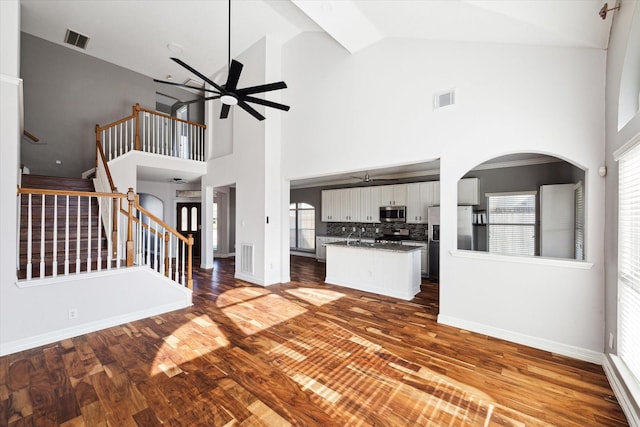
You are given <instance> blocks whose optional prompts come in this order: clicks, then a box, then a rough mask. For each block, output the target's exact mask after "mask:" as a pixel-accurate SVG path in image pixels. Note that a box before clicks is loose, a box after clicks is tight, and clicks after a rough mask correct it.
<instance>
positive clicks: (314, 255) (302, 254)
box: [289, 250, 316, 258]
mask: <svg viewBox="0 0 640 427" xmlns="http://www.w3.org/2000/svg"><path fill="white" fill-rule="evenodd" d="M289 254H290V255H295V256H302V257H307V258H315V257H316V253H315V252H301V251H292V250H289Z"/></svg>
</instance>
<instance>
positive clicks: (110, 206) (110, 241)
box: [106, 198, 114, 270]
mask: <svg viewBox="0 0 640 427" xmlns="http://www.w3.org/2000/svg"><path fill="white" fill-rule="evenodd" d="M107 200H108V202H107V209H109V210H108V212H109V213H108V215H107V218H108V219H107V221H108V224H109V227H108V228H107V229H108V230H109V232H108V233H107V236H106V237H107V270H111V261H112V260H113V239H112V238H111V236H112V235H113V203H114V199H112V198H109V199H107Z"/></svg>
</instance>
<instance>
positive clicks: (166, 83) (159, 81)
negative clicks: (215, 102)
mask: <svg viewBox="0 0 640 427" xmlns="http://www.w3.org/2000/svg"><path fill="white" fill-rule="evenodd" d="M153 81H154V82H156V83H163V84H165V85H171V86H178V87H184V88H187V89H194V90H200V91H203V92H210V93H220V92H218V91H217V90H211V89H205V88H203V87H197V86H189V85H185V84H182V83H174V82H166V81H164V80H158V79H153Z"/></svg>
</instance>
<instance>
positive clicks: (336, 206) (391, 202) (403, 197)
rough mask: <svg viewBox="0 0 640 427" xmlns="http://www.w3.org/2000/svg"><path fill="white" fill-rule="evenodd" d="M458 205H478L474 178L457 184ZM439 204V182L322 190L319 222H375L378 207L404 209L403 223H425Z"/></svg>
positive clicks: (476, 183)
mask: <svg viewBox="0 0 640 427" xmlns="http://www.w3.org/2000/svg"><path fill="white" fill-rule="evenodd" d="M458 204H459V205H477V204H478V178H465V179H461V180H460V181H458ZM439 205H440V181H428V182H415V183H411V184H396V185H378V186H373V187H356V188H340V189H337V190H322V221H324V222H363V223H378V222H380V206H406V207H407V223H410V224H426V223H427V208H428V207H429V206H439Z"/></svg>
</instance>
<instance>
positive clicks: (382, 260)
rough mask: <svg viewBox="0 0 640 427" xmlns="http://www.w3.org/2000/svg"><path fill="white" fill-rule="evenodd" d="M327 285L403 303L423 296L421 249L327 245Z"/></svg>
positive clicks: (347, 244)
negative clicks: (374, 294) (343, 287)
mask: <svg viewBox="0 0 640 427" xmlns="http://www.w3.org/2000/svg"><path fill="white" fill-rule="evenodd" d="M326 263H327V274H326V278H325V282H326V283H329V284H332V285H339V286H345V287H347V288H352V289H358V290H361V291H366V292H373V293H376V294H381V295H387V296H391V297H395V298H401V299H404V300H410V299H412V298H413V297H414V296H415V295H416V294H417V293H418V292H420V248H419V247H416V246H403V245H397V244H389V243H355V242H349V243H348V242H337V243H328V244H327V261H326Z"/></svg>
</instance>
